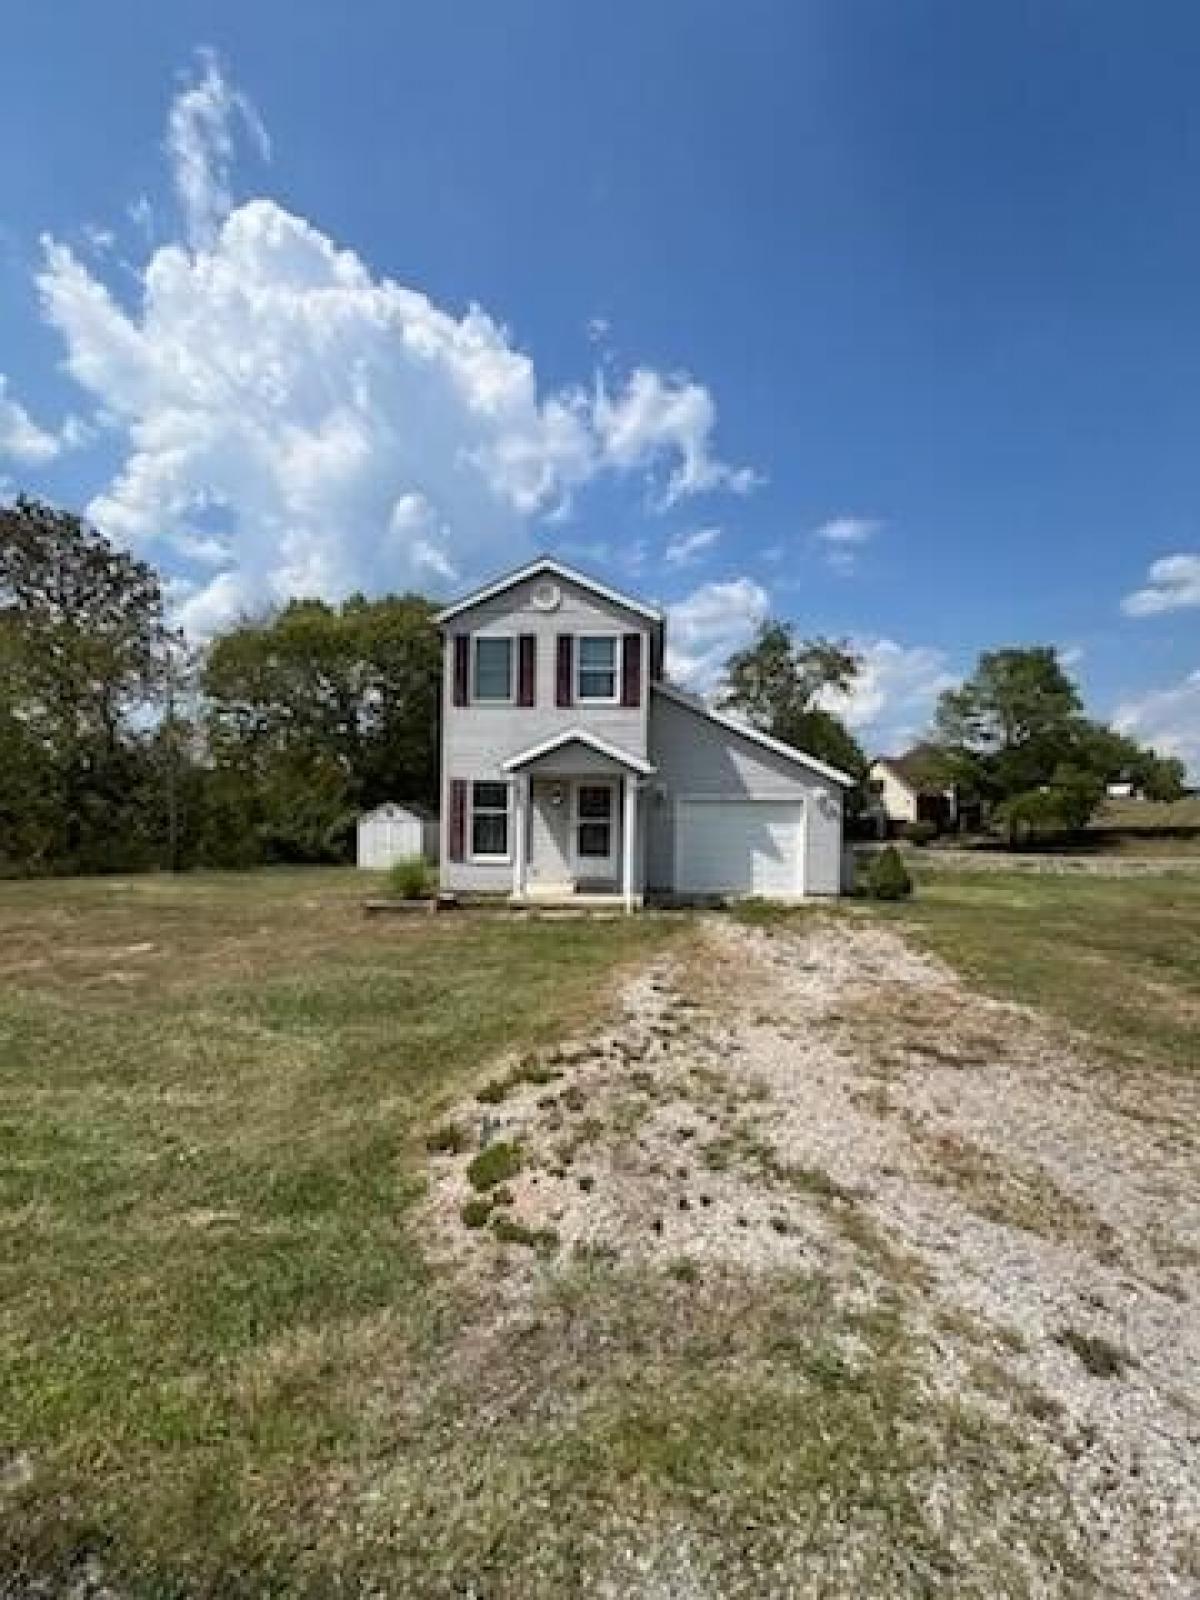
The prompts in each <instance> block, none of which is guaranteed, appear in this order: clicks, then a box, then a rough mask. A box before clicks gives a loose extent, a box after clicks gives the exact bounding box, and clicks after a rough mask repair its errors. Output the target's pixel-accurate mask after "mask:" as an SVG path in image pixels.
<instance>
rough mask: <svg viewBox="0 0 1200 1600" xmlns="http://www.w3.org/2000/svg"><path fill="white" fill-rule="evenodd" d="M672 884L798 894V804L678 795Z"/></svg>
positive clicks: (684, 888)
mask: <svg viewBox="0 0 1200 1600" xmlns="http://www.w3.org/2000/svg"><path fill="white" fill-rule="evenodd" d="M675 884H676V888H677V890H678V892H679V893H681V894H758V895H764V896H766V897H768V898H775V897H786V896H791V895H798V894H803V892H804V805H803V803H802V802H801V801H794V800H681V801H680V802H679V809H678V812H677V814H676V832H675Z"/></svg>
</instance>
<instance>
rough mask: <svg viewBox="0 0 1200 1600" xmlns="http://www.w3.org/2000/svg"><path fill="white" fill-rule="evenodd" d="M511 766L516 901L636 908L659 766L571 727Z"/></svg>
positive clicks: (508, 767)
mask: <svg viewBox="0 0 1200 1600" xmlns="http://www.w3.org/2000/svg"><path fill="white" fill-rule="evenodd" d="M504 768H505V770H506V771H507V772H509V773H510V774H511V775H512V782H513V850H512V868H513V881H512V900H513V903H514V904H516V905H530V906H556V905H572V906H576V907H579V908H583V907H594V908H597V909H603V908H605V907H614V906H620V907H622V908H623V909H625V910H626V911H634V910H636V909H637V908H638V907H639V906H640V905H641V903H642V896H643V886H644V881H645V872H644V857H645V851H644V822H643V809H644V803H645V787H646V781H647V779H648V778H649V777H650V776H651V775H652V774H653V771H654V768H653V767H652V765H651V764H650V763H649V762H648V761H645V760H643V759H642V758H641V757H640V756H635V755H633V754H632V753H631V752H629V751H626V750H622V749H620V748H619V747H617V746H616V745H610V744H608V743H607V742H606V741H604V740H601V739H598V738H597V737H596V736H595V735H593V734H589V733H584V732H582V731H578V730H572V731H571V732H569V733H566V734H561V735H559V736H558V737H557V738H555V739H553V740H550V741H547V742H546V743H543V744H540V745H536V746H534V747H533V748H531V749H529V750H525V751H522V752H520V753H519V754H518V755H515V756H512V757H510V758H509V760H507V761H506V762H504Z"/></svg>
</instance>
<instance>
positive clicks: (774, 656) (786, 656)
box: [719, 621, 866, 777]
mask: <svg viewBox="0 0 1200 1600" xmlns="http://www.w3.org/2000/svg"><path fill="white" fill-rule="evenodd" d="M861 665H862V663H861V660H860V658H859V657H858V656H857V655H856V654H855V653H854V651H853V650H852V649H851V648H850V646H849V644H847V643H846V642H845V641H844V640H835V639H824V638H814V639H802V640H800V641H799V642H797V640H796V637H795V630H794V629H793V628H792V625H791V624H790V623H787V622H776V621H766V622H764V623H762V625H761V626H760V627H759V630H758V633H757V635H756V636H755V638H754V641H753V643H752V644H750V645H749V646H747V648H746V649H745V650H739V651H738V652H737V653H736V654H735V655H732V656H730V658H729V660H728V661H727V662H726V665H725V677H724V681H723V684H722V687H721V691H720V696H719V699H720V704H721V705H722V707H724V708H727V709H729V710H734V711H739V712H741V713H742V715H743V716H745V717H747V718H748V719H749V721H750V722H752V723H753V724H754V726H755V727H757V728H761V729H762V730H763V732H764V733H769V734H771V735H772V737H773V738H776V739H782V740H783V741H784V742H785V743H787V744H790V745H794V746H795V747H796V749H798V750H804V751H806V752H807V753H808V754H809V755H813V756H816V757H817V758H818V760H821V761H828V762H829V763H830V764H831V765H832V766H835V767H839V768H841V769H842V770H843V771H845V772H849V773H852V774H853V775H854V776H856V777H858V776H861V775H862V773H863V772H864V771H865V770H866V759H865V757H864V755H863V752H862V749H861V747H860V746H859V744H858V741H857V740H856V739H855V738H854V735H853V734H852V733H851V732H850V730H849V729H848V728H847V727H846V724H845V723H844V722H843V721H842V719H841V718H840V717H839V716H838V715H837V713H836V712H834V711H832V710H830V709H829V707H828V705H827V704H823V703H822V702H825V701H828V699H829V698H830V697H831V696H832V697H835V698H836V697H837V696H840V695H844V694H846V693H847V692H848V691H849V690H850V688H851V687H852V686H853V684H854V681H855V679H856V678H857V676H858V673H859V671H860V668H861Z"/></svg>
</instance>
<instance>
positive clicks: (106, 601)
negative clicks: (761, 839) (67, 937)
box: [0, 497, 1184, 874]
mask: <svg viewBox="0 0 1200 1600" xmlns="http://www.w3.org/2000/svg"><path fill="white" fill-rule="evenodd" d="M434 610H435V607H434V605H433V603H432V602H431V601H429V600H428V599H426V598H425V597H424V596H421V595H417V594H403V595H392V596H387V597H384V598H382V599H377V600H370V599H367V598H365V597H364V596H362V595H355V596H352V597H351V598H350V599H348V600H346V601H344V602H343V603H341V604H339V605H331V604H327V603H326V602H324V601H321V600H315V599H313V600H294V601H292V602H290V603H289V604H287V605H286V606H284V607H282V608H281V609H279V610H277V611H274V612H272V613H271V614H269V615H266V616H262V617H251V618H245V619H242V620H240V621H238V622H236V623H235V624H234V625H232V626H231V627H230V628H229V629H227V630H226V631H225V632H223V633H220V634H218V635H217V636H216V637H215V638H213V639H212V640H211V641H209V643H208V644H207V645H206V646H205V647H204V648H203V649H202V650H198V649H195V648H193V647H191V646H189V644H188V642H187V641H186V640H185V639H184V638H182V637H181V635H180V634H179V633H178V632H176V631H175V630H173V629H172V628H171V626H170V625H169V622H168V618H167V606H166V601H165V596H164V592H163V585H162V582H161V579H160V577H159V575H158V573H157V572H155V570H154V568H153V567H152V566H150V565H149V564H148V563H147V562H145V561H141V560H139V559H137V558H136V557H134V556H133V555H131V554H129V553H128V552H127V551H124V550H120V549H118V548H116V547H115V546H114V545H112V544H111V543H110V542H109V541H108V540H107V539H106V538H105V537H104V536H103V535H102V534H101V533H100V532H98V531H97V530H96V529H95V528H92V527H90V526H88V525H87V524H86V523H85V522H83V521H81V520H80V518H78V517H77V516H75V515H73V514H72V513H70V512H66V511H62V510H58V509H56V508H54V507H52V506H48V505H45V504H43V503H41V502H39V501H36V500H32V499H29V498H26V497H21V498H18V499H17V500H16V501H15V502H13V503H12V504H10V505H7V506H3V507H0V872H3V873H8V874H13V873H23V874H32V873H39V872H62V873H66V872H108V871H133V870H138V869H145V868H154V867H159V868H168V869H172V870H179V869H187V868H194V867H251V866H257V865H260V864H267V863H272V862H321V861H337V860H345V859H347V858H348V857H349V856H350V854H351V853H352V848H353V839H354V824H355V820H356V818H357V816H358V814H359V813H360V812H361V811H363V810H365V809H368V808H370V807H371V806H373V805H376V804H378V803H379V802H381V801H383V800H388V799H400V800H405V801H409V802H416V803H419V804H425V805H427V806H430V807H433V806H434V805H435V804H436V799H437V759H438V732H437V730H438V713H439V695H440V682H441V668H440V659H441V657H440V641H439V638H438V635H437V631H436V629H435V627H434V626H433V615H434ZM861 668H862V663H861V660H860V658H859V657H858V656H857V655H856V653H855V652H854V650H853V649H852V648H851V647H850V646H849V645H848V644H847V643H845V642H844V641H837V640H829V639H822V638H817V639H805V640H797V638H796V637H795V635H794V632H793V630H792V629H791V628H790V627H789V626H788V625H787V624H785V623H780V622H767V623H764V624H763V626H762V628H761V629H760V630H759V634H758V636H757V638H756V639H755V640H754V642H753V643H752V645H750V646H749V647H748V648H747V649H746V650H743V651H739V652H738V653H736V654H735V655H734V656H732V657H731V658H730V660H729V662H728V664H727V668H726V673H725V678H724V683H723V688H722V699H723V701H724V703H725V704H726V705H728V706H730V707H732V708H734V709H736V710H738V711H739V712H741V714H743V715H745V716H746V717H747V718H748V719H749V720H751V721H752V722H754V723H755V724H756V725H758V726H759V727H761V728H763V729H764V730H766V731H768V732H770V733H772V734H773V735H774V736H775V737H777V738H780V739H783V740H785V741H787V742H788V743H791V744H794V745H796V746H797V747H799V748H801V749H804V750H807V751H809V752H810V753H811V754H813V755H816V756H818V757H820V758H822V759H824V760H826V761H828V762H830V763H831V764H833V765H835V766H838V767H840V768H842V769H844V770H847V771H850V772H852V773H853V774H854V775H855V776H858V777H860V778H862V777H864V776H865V773H866V768H867V760H866V756H865V754H864V752H863V751H862V749H861V748H860V747H859V745H858V744H857V742H856V741H855V739H854V737H853V736H852V734H851V733H850V731H849V729H848V728H847V726H846V724H845V722H844V720H843V719H842V718H841V717H839V716H838V715H837V714H836V712H835V711H833V710H831V709H830V704H831V702H832V703H834V704H836V703H837V702H838V699H839V697H843V696H845V694H847V693H848V692H849V691H850V690H851V689H852V688H853V685H854V683H855V681H856V679H857V677H858V675H859V673H860V671H861ZM925 750H926V752H927V757H928V760H929V762H930V763H931V772H936V775H937V776H938V778H939V780H940V781H943V782H947V783H948V782H954V783H956V784H958V785H959V786H960V789H962V790H963V791H964V792H965V793H966V794H968V795H970V796H974V797H977V798H978V799H979V800H980V801H981V802H982V803H983V804H984V805H985V806H986V808H987V810H988V813H989V815H991V816H992V817H993V818H994V819H996V820H997V821H998V822H999V823H1000V824H1001V825H1002V826H1004V827H1005V828H1006V829H1008V830H1009V832H1010V834H1011V836H1012V837H1014V838H1016V837H1018V836H1019V835H1021V834H1022V833H1023V832H1029V831H1037V830H1045V829H1054V828H1073V827H1079V826H1082V825H1083V823H1084V822H1086V821H1087V819H1088V817H1089V816H1090V815H1091V814H1092V812H1093V811H1094V810H1095V808H1096V806H1097V805H1098V804H1099V801H1100V799H1101V798H1102V796H1103V792H1104V783H1105V781H1106V779H1108V778H1111V777H1113V776H1116V775H1118V774H1121V775H1125V776H1129V777H1132V778H1133V779H1134V781H1136V782H1138V783H1139V784H1140V785H1141V786H1142V787H1144V788H1145V789H1146V790H1147V792H1149V793H1151V794H1157V795H1161V796H1162V797H1164V798H1169V797H1171V796H1172V795H1174V794H1175V793H1177V792H1178V791H1179V789H1180V787H1181V786H1182V783H1183V778H1184V771H1183V767H1182V764H1181V763H1180V762H1178V761H1175V760H1171V759H1164V758H1161V757H1159V756H1158V755H1156V754H1155V753H1154V752H1153V751H1149V750H1146V749H1144V748H1142V747H1140V746H1138V745H1137V744H1135V743H1134V742H1133V741H1132V740H1129V739H1127V738H1125V737H1124V736H1123V735H1120V734H1118V733H1116V732H1115V731H1114V730H1112V729H1111V728H1108V727H1106V726H1105V725H1104V724H1102V723H1099V722H1096V721H1093V720H1090V719H1088V718H1087V717H1086V716H1085V715H1084V712H1083V706H1082V702H1081V700H1080V696H1079V693H1078V690H1077V688H1076V686H1075V685H1074V684H1073V683H1072V682H1071V680H1070V678H1069V677H1068V676H1067V674H1066V672H1065V670H1064V668H1063V666H1062V663H1061V662H1060V661H1059V659H1058V657H1057V656H1056V654H1055V652H1054V651H1053V650H1052V649H1047V648H1036V649H1026V650H999V651H991V652H987V653H985V654H984V655H983V656H981V658H980V661H979V665H978V668H977V670H976V672H975V673H974V674H973V676H972V677H971V678H970V679H968V680H967V682H966V683H964V684H963V685H962V686H961V687H960V688H958V689H955V690H951V691H949V692H947V693H946V694H944V695H943V696H942V698H941V701H940V702H939V705H938V708H937V715H936V719H935V727H934V730H933V736H932V738H931V740H930V741H929V743H928V744H927V745H926V746H925Z"/></svg>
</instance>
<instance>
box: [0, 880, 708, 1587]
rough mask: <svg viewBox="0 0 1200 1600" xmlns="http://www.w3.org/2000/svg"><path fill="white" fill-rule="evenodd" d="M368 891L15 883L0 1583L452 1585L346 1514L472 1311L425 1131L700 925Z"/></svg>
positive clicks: (5, 1088)
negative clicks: (83, 1579) (379, 902)
mask: <svg viewBox="0 0 1200 1600" xmlns="http://www.w3.org/2000/svg"><path fill="white" fill-rule="evenodd" d="M363 887H364V878H363V875H362V874H360V873H357V872H354V871H347V872H342V871H339V870H336V869H332V870H325V869H317V870H295V871H293V870H278V871H270V872H262V873H248V874H245V875H239V874H228V875H225V874H212V875H199V874H198V875H195V876H190V877H187V878H172V877H170V876H169V875H166V874H161V875H153V876H147V877H145V878H104V879H95V880H89V881H82V880H79V881H75V880H67V881H64V880H56V881H53V882H40V883H32V882H25V883H4V884H0V1216H3V1217H4V1218H6V1219H8V1225H7V1226H5V1228H4V1240H3V1249H0V1298H2V1300H3V1305H4V1317H3V1321H2V1323H0V1417H2V1418H3V1422H2V1423H0V1454H2V1455H3V1456H4V1457H5V1458H17V1459H24V1458H28V1460H29V1462H30V1463H31V1471H30V1473H29V1475H28V1481H25V1482H23V1483H21V1484H19V1485H15V1486H14V1487H12V1489H11V1491H10V1490H9V1489H8V1488H7V1487H6V1490H5V1494H6V1499H5V1503H4V1507H3V1514H2V1515H0V1571H3V1573H4V1574H5V1581H6V1582H7V1583H8V1584H9V1585H10V1586H15V1588H16V1589H26V1588H27V1589H28V1590H29V1591H30V1592H35V1591H36V1590H37V1589H38V1587H39V1585H40V1586H41V1588H42V1589H43V1590H44V1592H46V1593H63V1592H66V1591H67V1590H68V1589H70V1588H71V1587H72V1586H73V1585H75V1584H76V1583H77V1581H78V1577H79V1563H80V1560H81V1559H82V1556H83V1554H84V1553H86V1552H88V1551H96V1552H99V1553H100V1558H101V1561H102V1567H103V1573H104V1577H105V1579H106V1581H107V1582H108V1583H109V1584H110V1585H111V1586H112V1588H113V1589H114V1590H115V1591H116V1592H118V1593H121V1594H122V1595H128V1596H129V1597H130V1600H134V1597H139V1600H140V1597H141V1596H144V1595H152V1594H153V1595H164V1594H172V1595H176V1596H181V1597H182V1596H199V1595H215V1594H221V1595H227V1596H230V1597H231V1600H234V1597H242V1596H248V1595H250V1594H262V1593H271V1594H272V1595H275V1596H284V1595H288V1594H295V1595H300V1594H313V1593H319V1592H332V1591H335V1590H336V1589H337V1588H338V1587H341V1588H343V1589H345V1588H347V1586H349V1587H350V1588H354V1589H356V1590H357V1591H364V1590H366V1589H372V1588H373V1589H375V1590H377V1591H385V1592H394V1593H398V1592H409V1593H417V1592H422V1591H423V1592H429V1591H430V1590H431V1589H436V1588H438V1586H439V1584H440V1583H441V1580H440V1578H437V1577H434V1576H431V1573H430V1569H428V1568H426V1569H425V1570H424V1571H422V1572H421V1573H419V1575H418V1577H417V1579H416V1581H414V1582H411V1583H409V1584H408V1586H407V1589H406V1588H405V1586H404V1584H403V1583H397V1582H394V1581H393V1567H392V1564H391V1557H390V1556H389V1554H388V1553H387V1551H386V1550H385V1549H383V1548H379V1549H376V1550H374V1551H368V1552H367V1554H365V1555H361V1557H360V1552H359V1549H358V1546H357V1543H356V1541H355V1539H354V1538H353V1536H352V1535H351V1534H350V1533H349V1531H348V1530H349V1529H350V1528H351V1527H352V1526H353V1522H354V1511H355V1496H356V1493H357V1488H356V1487H355V1485H356V1484H358V1483H359V1482H360V1481H361V1480H362V1475H363V1474H367V1475H368V1476H370V1475H371V1474H373V1473H375V1472H377V1471H379V1472H381V1471H382V1468H380V1467H379V1466H378V1463H380V1462H383V1461H385V1460H387V1459H391V1458H394V1457H395V1455H396V1432H395V1430H396V1426H397V1418H398V1417H399V1416H401V1415H402V1413H403V1411H404V1407H405V1406H406V1405H407V1404H408V1401H407V1399H406V1393H407V1392H408V1390H409V1389H410V1388H411V1386H414V1385H415V1386H416V1387H417V1388H418V1389H423V1390H428V1391H429V1392H432V1391H433V1389H434V1388H435V1387H436V1381H437V1378H438V1374H439V1373H440V1371H441V1368H442V1364H443V1363H444V1361H445V1359H446V1357H447V1354H448V1352H449V1351H450V1350H451V1349H452V1348H453V1346H454V1341H455V1340H456V1339H457V1338H458V1337H459V1333H458V1330H459V1329H460V1328H461V1327H462V1325H463V1321H464V1318H465V1317H466V1316H467V1315H468V1307H467V1306H466V1305H465V1304H464V1303H463V1302H462V1301H461V1300H460V1299H459V1298H458V1296H457V1293H456V1291H452V1289H451V1287H450V1285H449V1284H446V1283H443V1282H441V1281H440V1279H439V1277H438V1276H437V1274H436V1272H435V1270H434V1269H433V1267H432V1266H431V1265H430V1264H429V1263H428V1262H427V1261H426V1259H425V1256H424V1251H423V1245H424V1242H425V1237H426V1230H425V1227H424V1224H423V1223H422V1222H421V1221H420V1220H419V1218H418V1217H417V1215H415V1213H414V1206H415V1203H416V1201H417V1198H418V1196H419V1194H420V1192H421V1187H422V1175H423V1173H424V1170H425V1165H426V1160H427V1152H426V1150H425V1143H426V1139H427V1137H430V1136H431V1135H430V1129H431V1127H432V1128H434V1129H435V1131H436V1130H437V1129H438V1126H439V1124H438V1118H439V1116H440V1115H441V1114H442V1113H443V1108H444V1107H445V1106H446V1105H447V1104H448V1103H450V1102H451V1101H452V1100H453V1099H456V1098H459V1097H461V1096H462V1095H464V1094H469V1092H470V1088H471V1085H472V1084H473V1082H474V1079H475V1077H476V1074H477V1073H478V1071H479V1064H480V1063H481V1062H484V1061H487V1060H489V1059H495V1058H497V1057H499V1056H500V1055H501V1054H502V1053H504V1052H507V1051H512V1050H518V1051H531V1052H533V1051H537V1050H539V1049H540V1048H543V1047H546V1046H549V1045H552V1044H554V1043H556V1042H557V1041H558V1040H560V1039H562V1038H564V1037H569V1036H572V1035H575V1034H578V1033H580V1032H582V1031H586V1030H587V1029H588V1028H589V1027H595V1025H596V1023H597V1022H598V1021H599V1020H600V1019H601V1018H602V1017H604V1016H605V1015H606V1014H607V1012H608V1007H609V1004H610V997H611V995H612V993H613V986H614V984H615V981H616V978H617V976H618V975H619V974H620V972H621V971H622V970H624V969H626V968H627V967H628V966H629V965H630V964H632V963H635V962H640V961H641V960H643V959H644V958H646V957H648V956H650V955H652V954H657V953H658V952H660V951H662V950H663V949H664V948H665V947H666V946H667V945H668V944H669V943H675V942H677V941H679V940H681V939H685V938H686V930H687V926H688V924H687V920H686V919H682V918H675V919H658V918H644V919H642V918H627V919H621V920H619V921H617V920H614V921H613V922H608V923H600V922H587V921H580V922H577V923H570V924H561V925H558V924H556V925H553V926H551V925H546V924H539V923H536V922H530V923H513V922H509V921H501V920H498V919H495V918H491V917H487V916H482V915H481V916H478V917H476V916H474V915H472V914H471V913H469V912H464V913H462V914H461V915H459V916H454V917H444V918H435V917H430V918H424V917H421V918H412V919H409V918H404V919H388V918H379V919H365V918H364V917H363V915H362V897H363ZM443 1126H444V1125H443ZM481 1315H483V1316H485V1317H486V1315H487V1311H486V1308H485V1311H484V1312H483V1313H481ZM402 1375H403V1376H402ZM431 1426H432V1423H431ZM405 1451H406V1452H409V1453H410V1454H411V1459H412V1460H413V1461H417V1460H419V1459H420V1449H419V1448H415V1447H414V1448H412V1449H411V1450H410V1447H409V1446H408V1445H407V1444H406V1446H405ZM378 1481H379V1480H378V1479H377V1480H376V1482H377V1483H378ZM339 1528H340V1531H338V1530H339ZM443 1587H444V1585H443Z"/></svg>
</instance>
